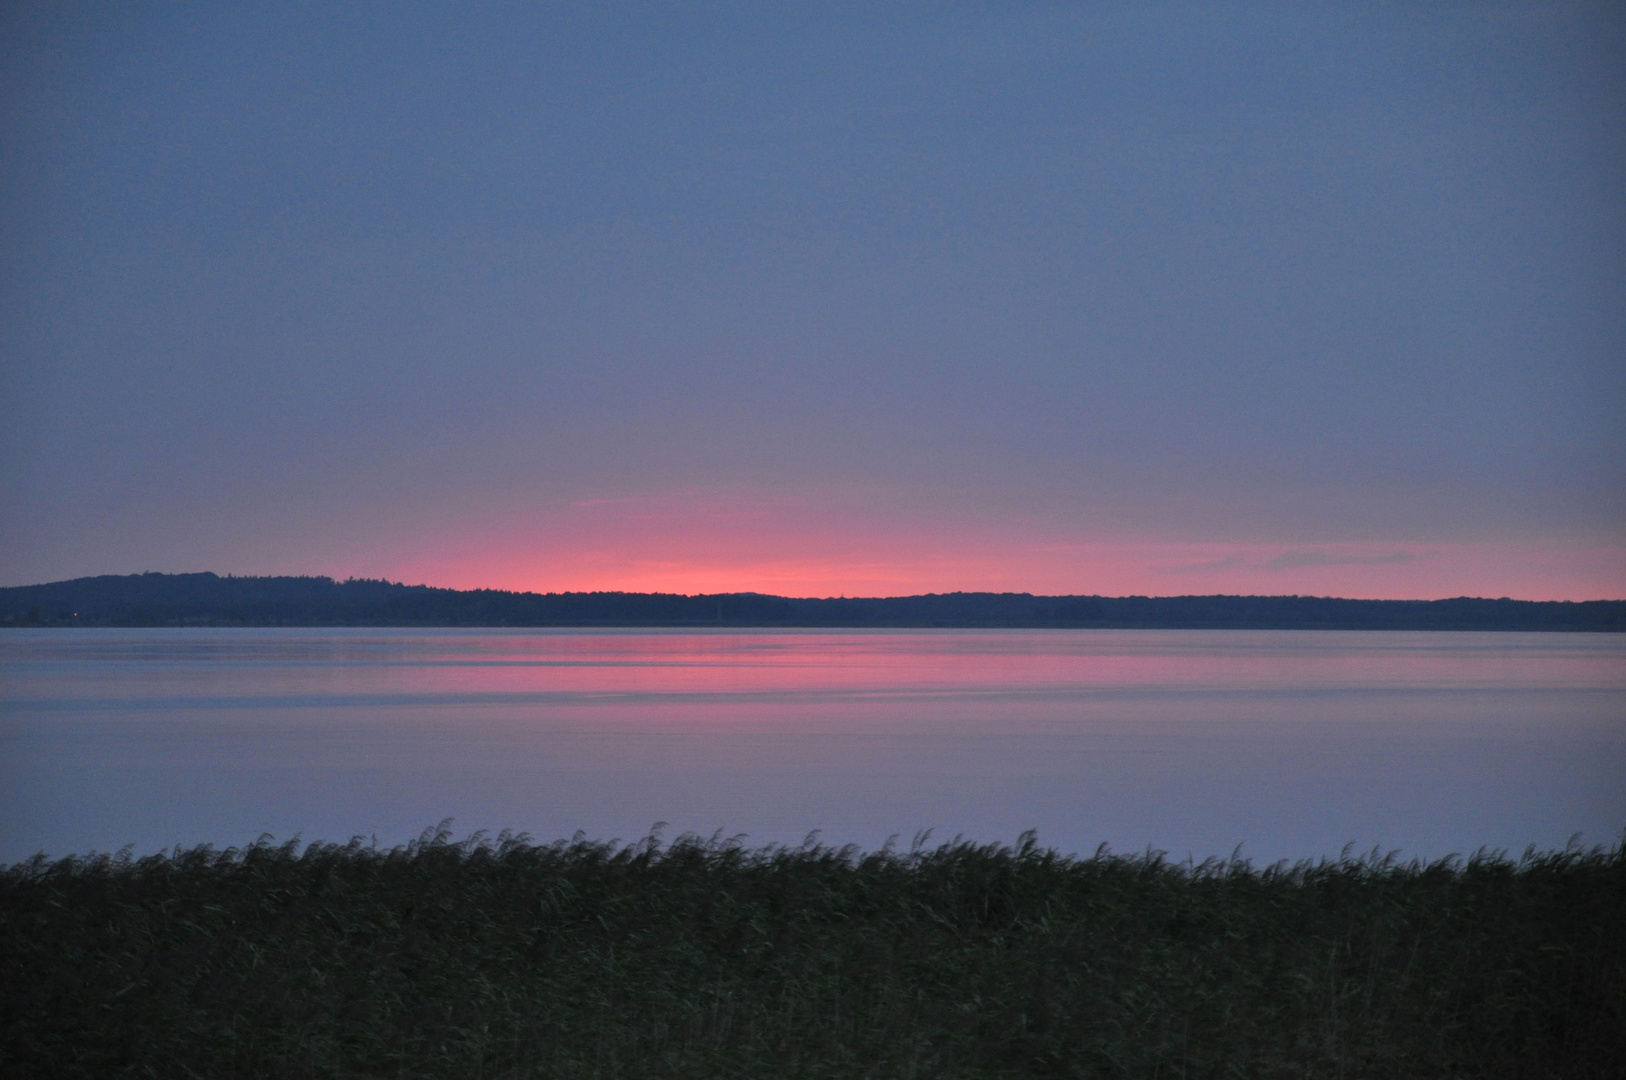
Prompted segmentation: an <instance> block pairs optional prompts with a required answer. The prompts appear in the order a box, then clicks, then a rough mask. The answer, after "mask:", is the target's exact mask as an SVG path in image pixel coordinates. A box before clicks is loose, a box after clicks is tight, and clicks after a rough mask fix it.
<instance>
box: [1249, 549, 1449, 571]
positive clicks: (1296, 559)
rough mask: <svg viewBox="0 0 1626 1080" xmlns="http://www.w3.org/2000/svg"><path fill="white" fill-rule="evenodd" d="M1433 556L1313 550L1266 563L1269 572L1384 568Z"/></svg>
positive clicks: (1293, 553)
mask: <svg viewBox="0 0 1626 1080" xmlns="http://www.w3.org/2000/svg"><path fill="white" fill-rule="evenodd" d="M1432 556H1433V553H1432V552H1421V553H1419V552H1415V551H1391V552H1386V553H1384V554H1381V555H1377V554H1364V553H1358V552H1336V551H1327V550H1324V549H1322V548H1313V549H1311V550H1308V551H1284V552H1282V553H1281V554H1280V555H1277V556H1276V557H1275V558H1273V559H1271V560H1270V561H1269V562H1267V563H1265V568H1266V569H1268V570H1296V569H1299V568H1301V567H1306V566H1384V565H1392V564H1395V563H1409V562H1417V561H1418V560H1419V559H1427V558H1431V557H1432Z"/></svg>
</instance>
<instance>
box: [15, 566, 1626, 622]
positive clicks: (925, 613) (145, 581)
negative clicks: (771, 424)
mask: <svg viewBox="0 0 1626 1080" xmlns="http://www.w3.org/2000/svg"><path fill="white" fill-rule="evenodd" d="M27 625H53V626H741V627H743V626H786V627H790V626H806V627H968V628H974V627H986V628H995V627H1031V628H1044V627H1056V628H1079V629H1084V628H1123V629H1247V630H1563V631H1608V632H1620V631H1623V630H1626V600H1589V601H1583V602H1568V601H1527V600H1507V599H1499V600H1489V599H1478V598H1472V597H1458V598H1456V599H1451V600H1343V599H1337V598H1329V597H1313V596H1167V597H1146V596H1123V597H1109V596H1033V595H1030V594H1028V593H943V594H935V593H934V594H930V595H926V596H899V597H886V598H852V599H795V598H790V597H783V596H765V595H762V594H760V593H722V594H715V595H701V596H682V595H677V594H670V593H620V592H595V593H519V592H505V591H502V590H497V589H471V590H458V589H437V588H431V587H429V586H426V585H401V584H396V583H393V582H388V581H373V580H350V581H334V580H333V579H332V578H328V577H230V576H227V577H222V576H220V575H217V574H211V573H202V574H129V575H122V576H120V575H105V576H102V577H90V578H77V579H75V580H73V581H58V582H53V583H50V584H46V585H26V586H18V587H13V588H4V589H0V626H27Z"/></svg>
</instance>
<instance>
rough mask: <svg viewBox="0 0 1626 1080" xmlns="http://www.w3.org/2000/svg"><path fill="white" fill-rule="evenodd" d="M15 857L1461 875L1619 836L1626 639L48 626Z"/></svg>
mask: <svg viewBox="0 0 1626 1080" xmlns="http://www.w3.org/2000/svg"><path fill="white" fill-rule="evenodd" d="M0 785H3V791H0V861H13V860H16V859H19V858H23V857H26V856H28V855H30V854H32V853H34V852H35V851H39V850H45V851H47V852H49V853H51V854H64V853H68V852H73V851H86V850H90V849H100V850H110V849H116V848H118V847H121V846H123V845H125V844H133V845H135V848H136V849H137V850H138V851H150V850H156V849H158V848H161V847H164V846H168V845H172V844H176V843H181V844H192V843H197V842H202V841H209V842H213V843H215V844H220V845H224V844H240V843H243V842H245V841H248V840H252V839H253V838H254V837H256V836H258V835H260V834H261V833H270V834H273V835H274V836H277V837H289V836H293V835H295V834H299V835H302V836H304V837H305V838H307V839H315V838H322V839H344V838H348V837H350V836H352V835H363V836H368V837H372V836H376V837H378V839H379V840H380V841H381V842H383V843H394V842H397V841H400V840H402V839H405V838H408V837H410V836H415V835H417V834H418V833H419V832H420V831H421V830H423V829H424V828H425V827H426V826H430V825H433V824H434V823H436V822H438V821H440V820H442V819H444V818H448V817H450V818H453V819H455V825H456V828H457V830H458V831H459V832H466V831H469V830H473V829H476V828H487V829H493V830H495V829H501V828H513V829H516V830H525V831H528V832H530V833H532V834H533V835H534V836H536V837H537V838H539V839H553V838H556V837H559V836H569V835H571V834H573V833H574V832H576V831H577V830H584V831H585V832H586V833H587V834H588V835H590V836H593V837H598V838H607V837H622V838H625V839H634V838H637V837H640V836H642V835H644V834H645V833H646V832H647V831H648V830H649V828H650V827H651V825H652V824H654V823H655V822H667V823H669V830H670V831H671V832H681V831H696V832H700V833H704V834H707V835H709V834H712V833H714V832H716V831H718V830H721V831H722V832H723V833H724V834H726V835H735V834H745V836H746V837H747V839H748V840H749V841H750V842H752V843H762V842H767V841H780V842H793V843H794V842H799V841H801V840H802V839H803V837H804V836H806V834H807V833H809V832H810V831H812V830H815V829H817V830H821V831H822V836H823V838H824V839H826V840H828V841H833V842H855V843H859V844H861V845H864V846H866V847H874V846H878V845H879V844H881V843H883V842H885V841H886V839H887V838H888V837H889V836H892V835H896V836H898V837H899V838H900V840H901V841H902V842H903V843H905V844H907V843H908V842H909V841H910V840H911V838H912V837H913V836H914V834H915V833H916V832H917V831H919V830H922V829H927V828H931V829H933V830H935V831H934V833H933V835H934V837H935V838H937V839H945V838H949V837H952V836H954V835H957V834H964V835H965V836H968V837H971V838H975V839H979V840H996V839H1002V840H1009V839H1012V838H1014V837H1015V836H1016V835H1017V834H1018V833H1019V832H1021V831H1022V830H1024V829H1028V828H1037V829H1038V831H1039V836H1040V839H1041V841H1042V842H1044V843H1046V844H1049V845H1053V846H1056V847H1060V848H1062V849H1064V850H1069V851H1090V850H1094V849H1095V848H1096V846H1097V845H1099V844H1101V843H1107V844H1110V845H1111V846H1112V847H1113V848H1114V849H1116V850H1126V849H1128V850H1134V849H1140V848H1144V847H1147V846H1155V847H1158V848H1162V849H1165V850H1168V851H1170V852H1171V853H1173V854H1174V855H1176V856H1179V857H1184V856H1186V855H1194V856H1196V857H1198V858H1201V857H1203V856H1206V855H1211V854H1225V853H1229V852H1230V851H1232V850H1233V849H1234V848H1236V847H1237V846H1238V845H1241V847H1242V850H1243V853H1244V854H1246V855H1251V856H1252V857H1254V858H1255V859H1265V860H1274V859H1278V858H1288V857H1292V858H1296V857H1302V856H1316V855H1331V854H1336V853H1337V852H1338V851H1339V850H1340V849H1341V848H1343V847H1344V846H1345V845H1346V844H1354V845H1355V846H1356V848H1357V849H1359V850H1365V849H1368V848H1371V847H1374V846H1381V847H1383V848H1385V849H1389V848H1398V849H1400V850H1401V851H1402V852H1403V853H1405V854H1411V855H1421V856H1435V855H1440V854H1444V853H1447V852H1451V851H1471V850H1474V849H1476V848H1479V847H1481V846H1491V847H1502V848H1509V849H1514V850H1518V849H1522V848H1523V847H1524V846H1526V845H1528V844H1536V845H1539V846H1543V847H1556V846H1562V845H1563V844H1564V843H1565V842H1566V841H1568V840H1569V838H1570V837H1571V836H1572V835H1573V834H1575V833H1580V834H1582V837H1583V840H1585V841H1590V842H1605V843H1608V842H1613V841H1614V840H1615V839H1616V838H1617V837H1618V835H1619V833H1620V830H1621V829H1622V827H1623V826H1626V639H1623V638H1622V637H1619V636H1611V635H1586V634H1495V633H1464V634H1454V633H1401V632H1350V633H1339V632H1314V631H1266V632H1255V631H1212V630H1210V631H1124V630H1099V631H1056V630H1045V631H966V630H947V631H902V632H900V631H884V632H864V631H797V632H784V631H737V630H735V631H718V632H696V631H687V630H686V631H664V632H663V631H642V630H639V631H615V630H612V631H546V632H539V631H534V630H508V631H500V630H499V631H494V630H425V631H380V630H307V629H300V630H216V629H196V630H71V631H70V630H13V631H7V632H5V633H4V634H0Z"/></svg>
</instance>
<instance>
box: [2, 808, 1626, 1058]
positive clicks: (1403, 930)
mask: <svg viewBox="0 0 1626 1080" xmlns="http://www.w3.org/2000/svg"><path fill="white" fill-rule="evenodd" d="M0 934H3V941H0V957H3V964H4V968H3V970H0V988H3V989H0V1000H3V1009H0V1017H3V1019H0V1023H3V1025H4V1026H3V1030H0V1072H3V1073H4V1075H6V1076H17V1077H24V1076H52V1077H71V1076H84V1077H110V1076H207V1077H254V1076H266V1077H292V1076H322V1077H360V1076H379V1077H382V1076H411V1077H459V1078H463V1077H521V1076H548V1077H646V1076H647V1077H768V1076H774V1077H824V1076H828V1077H892V1076H896V1077H908V1076H920V1077H973V1076H974V1077H999V1076H1010V1077H1026V1076H1034V1077H1038V1076H1056V1077H1071V1076H1079V1077H1085V1076H1099V1077H1153V1076H1164V1077H1169V1076H1187V1077H1219V1076H1247V1077H1369V1078H1370V1077H1407V1078H1415V1077H1519V1076H1523V1077H1599V1078H1603V1077H1610V1078H1615V1077H1620V1076H1622V1075H1626V857H1623V851H1622V849H1621V848H1616V849H1615V850H1613V851H1608V852H1606V851H1602V850H1592V851H1579V850H1572V851H1566V852H1563V853H1552V854H1542V855H1526V856H1525V857H1524V858H1523V859H1522V860H1518V861H1510V860H1507V859H1505V858H1502V857H1497V856H1488V857H1487V856H1480V857H1474V858H1471V859H1468V860H1466V861H1462V860H1453V861H1445V862H1439V863H1435V864H1432V865H1427V866H1423V865H1415V864H1412V865H1399V864H1396V863H1394V862H1392V861H1387V860H1381V859H1376V858H1368V859H1362V860H1351V859H1348V858H1346V859H1344V860H1342V861H1338V862H1330V863H1322V864H1317V865H1310V864H1303V865H1299V866H1295V867H1287V866H1285V865H1283V866H1278V867H1272V868H1268V869H1262V870H1261V869H1253V868H1251V867H1249V866H1248V865H1246V864H1245V863H1240V862H1209V863H1204V864H1202V865H1199V866H1191V865H1176V864H1171V863H1169V862H1166V861H1164V860H1163V859H1161V858H1159V857H1157V856H1155V855H1153V856H1142V857H1124V856H1114V855H1108V854H1098V855H1096V856H1095V857H1092V858H1082V859H1081V858H1072V857H1062V856H1058V855H1056V854H1055V853H1053V852H1049V851H1045V850H1041V849H1039V848H1038V847H1036V846H1035V845H1034V843H1033V842H1032V840H1031V838H1024V840H1023V841H1021V842H1020V843H1019V844H1018V846H1017V847H1015V848H1008V847H1001V846H997V845H995V846H973V845H968V844H953V845H947V846H943V847H938V848H935V849H925V848H920V849H917V850H914V851H911V852H910V853H908V854H903V853H894V852H890V851H888V852H882V853H877V854H869V855H860V854H859V853H857V852H855V851H853V850H851V849H844V850H833V849H830V848H826V847H819V846H816V845H808V846H804V847H801V848H796V849H784V848H770V849H763V850H746V849H742V848H740V847H738V846H735V845H732V844H729V843H723V842H718V841H715V840H713V841H710V842H702V841H698V840H695V839H693V838H685V839H680V840H678V841H677V842H676V843H674V844H672V845H670V846H667V847H663V846H661V845H660V844H659V843H658V842H656V841H654V840H646V841H644V842H642V843H640V844H637V845H633V846H630V847H617V846H614V845H608V844H599V843H591V842H587V841H583V840H580V839H578V840H576V841H574V842H570V843H564V842H561V843H558V844H554V845H551V846H536V845H532V844H530V843H527V842H525V841H524V839H523V838H511V837H507V836H504V837H502V838H500V839H499V840H498V841H497V842H495V843H486V842H478V841H475V840H470V841H464V842H461V843H452V842H450V841H449V840H448V838H447V835H446V833H445V831H444V830H442V831H441V832H440V833H438V834H435V835H433V836H427V835H426V838H425V839H424V840H422V841H420V842H418V843H415V844H412V845H409V846H407V847H404V848H398V849H394V850H389V851H382V850H375V849H370V848H368V847H365V846H362V845H361V844H360V843H359V842H353V843H351V844H350V845H348V846H340V845H322V844H314V845H311V846H309V847H306V848H305V849H304V850H303V851H300V850H299V849H298V847H297V846H296V845H295V844H292V843H290V844H285V845H282V846H274V845H271V844H269V843H265V842H262V843H259V844H256V845H254V846H252V847H249V848H245V849H242V850H232V851H225V852H218V851H212V850H209V849H207V848H198V849H194V850H191V851H177V852H175V853H174V854H172V855H168V856H153V857H149V858H143V859H140V860H131V859H129V858H126V857H107V856H96V857H91V858H78V859H75V858H69V859H63V860H60V861H56V862H49V861H46V860H44V859H43V858H40V859H36V860H34V861H32V862H30V863H25V864H20V865H17V866H13V867H10V868H9V869H6V870H4V871H3V872H0Z"/></svg>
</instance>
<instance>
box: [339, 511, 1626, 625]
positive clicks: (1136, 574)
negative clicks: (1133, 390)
mask: <svg viewBox="0 0 1626 1080" xmlns="http://www.w3.org/2000/svg"><path fill="white" fill-rule="evenodd" d="M334 563H336V564H337V565H333V564H330V566H332V569H331V570H330V571H329V572H334V573H335V574H336V575H337V576H341V577H342V576H347V575H355V576H361V577H387V578H389V579H391V580H395V581H404V582H407V583H411V584H419V583H421V584H429V585H436V586H442V587H450V588H460V589H470V588H498V589H508V590H512V591H520V592H525V591H529V592H594V591H623V592H664V593H682V594H689V595H693V594H697V593H731V592H758V593H769V594H775V595H781V596H811V597H823V596H903V595H915V594H921V593H932V592H935V593H943V592H956V591H960V592H1027V593H1035V594H1050V595H1065V594H1075V595H1076V594H1096V595H1109V596H1112V595H1118V596H1122V595H1153V596H1169V595H1182V594H1185V595H1190V594H1214V593H1231V594H1254V595H1285V594H1300V595H1314V596H1345V597H1351V598H1366V599H1438V598H1443V597H1450V596H1489V597H1498V596H1510V597H1514V598H1518V599H1530V600H1586V599H1606V598H1618V597H1623V596H1626V544H1622V543H1608V542H1601V541H1598V540H1595V539H1591V540H1578V541H1575V542H1569V543H1564V542H1559V541H1554V540H1539V541H1536V540H1501V541H1472V542H1464V541H1451V542H1440V543H1432V542H1382V541H1375V540H1363V541H1359V542H1351V541H1327V542H1285V541H1278V542H1262V541H1253V542H1243V543H1235V542H1217V541H1207V542H1204V541H1193V540H1187V539H1161V538H1156V537H1133V538H1125V537H1110V536H1101V535H1090V533H1089V532H1088V531H1086V530H1085V529H1082V528H1076V527H1075V528H1067V527H1061V526H1057V525H1055V524H1054V523H1051V524H1049V525H1045V524H1042V523H1041V524H1039V525H1035V524H1033V523H1027V522H1018V521H1010V522H996V523H988V522H986V521H981V522H972V523H970V524H967V523H965V522H954V521H943V520H941V519H939V520H933V519H932V517H931V516H930V515H925V514H920V513H913V514H904V513H898V514H895V515H888V514H878V513H873V512H871V513H865V512H862V510H860V511H858V512H854V511H853V510H852V509H851V507H848V508H846V509H843V508H840V507H832V506H830V505H824V504H820V503H818V502H816V501H813V500H804V499H796V498H788V497H773V498H762V497H755V496H748V495H740V494H737V493H733V494H730V493H723V494H718V493H715V492H700V493H691V492H678V493H665V494H660V495H656V496H648V497H641V498H623V499H595V500H584V501H578V502H574V503H569V504H566V505H563V506H552V507H549V508H547V509H546V510H545V511H536V512H532V513H530V514H510V515H508V516H507V517H500V516H499V517H497V518H496V519H495V520H493V521H491V522H490V523H489V524H488V525H487V526H486V527H485V528H482V529H478V530H473V531H471V530H469V529H467V528H463V527H460V528H459V529H457V530H455V531H454V530H446V531H443V532H441V533H439V534H438V535H436V534H427V535H424V536H422V537H420V538H418V540H417V541H416V542H415V543H413V544H411V545H405V544H399V543H392V544H391V545H390V547H389V548H388V549H386V550H383V551H380V550H378V549H377V548H374V549H371V550H369V551H368V552H367V553H366V554H365V555H361V556H355V555H352V556H350V557H343V556H341V557H339V558H337V559H335V560H334Z"/></svg>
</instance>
